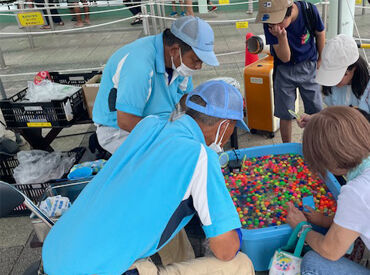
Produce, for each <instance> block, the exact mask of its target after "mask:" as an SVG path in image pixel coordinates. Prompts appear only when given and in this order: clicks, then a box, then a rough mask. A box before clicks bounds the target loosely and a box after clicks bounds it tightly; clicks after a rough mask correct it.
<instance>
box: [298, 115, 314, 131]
mask: <svg viewBox="0 0 370 275" xmlns="http://www.w3.org/2000/svg"><path fill="white" fill-rule="evenodd" d="M310 119H311V115H308V114H302V115H301V119H297V124H298V126H299V127H300V128H304V127H306V125H307V123H308V122H309V121H310Z"/></svg>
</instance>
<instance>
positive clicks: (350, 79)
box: [297, 34, 370, 128]
mask: <svg viewBox="0 0 370 275" xmlns="http://www.w3.org/2000/svg"><path fill="white" fill-rule="evenodd" d="M316 82H317V83H319V84H320V85H323V88H322V93H323V96H324V103H325V104H326V105H328V106H340V105H343V106H353V107H357V108H359V109H361V110H363V111H365V112H367V113H370V76H369V66H368V64H367V62H366V61H365V60H364V58H363V57H362V56H360V55H359V53H358V49H357V43H356V41H355V40H354V39H353V37H350V36H347V35H345V34H339V35H337V36H336V37H334V38H333V39H330V40H329V41H328V42H327V44H326V45H325V47H324V50H323V52H322V61H321V66H320V68H319V70H318V71H317V74H316ZM311 116H312V115H308V114H303V115H302V117H301V119H300V120H298V121H297V122H298V125H299V126H300V127H301V128H304V127H305V125H306V124H307V122H308V121H309V120H310V119H311Z"/></svg>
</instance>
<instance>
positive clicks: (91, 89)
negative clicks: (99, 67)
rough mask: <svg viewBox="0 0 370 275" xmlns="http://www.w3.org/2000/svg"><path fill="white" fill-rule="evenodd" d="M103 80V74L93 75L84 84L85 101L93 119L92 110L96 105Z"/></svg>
mask: <svg viewBox="0 0 370 275" xmlns="http://www.w3.org/2000/svg"><path fill="white" fill-rule="evenodd" d="M100 80H101V74H98V75H95V76H93V77H92V78H91V79H90V80H89V81H87V82H86V83H85V84H84V85H82V90H83V93H84V97H85V103H86V106H87V112H88V113H89V117H90V118H91V119H92V110H93V107H94V102H95V98H96V95H97V93H98V90H99V86H100Z"/></svg>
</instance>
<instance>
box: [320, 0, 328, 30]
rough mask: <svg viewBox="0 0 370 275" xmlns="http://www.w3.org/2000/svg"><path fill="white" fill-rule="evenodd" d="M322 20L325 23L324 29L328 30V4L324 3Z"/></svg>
mask: <svg viewBox="0 0 370 275" xmlns="http://www.w3.org/2000/svg"><path fill="white" fill-rule="evenodd" d="M321 17H322V19H323V23H324V27H325V29H326V27H327V26H326V23H327V20H328V2H324V3H323V4H322V16H321Z"/></svg>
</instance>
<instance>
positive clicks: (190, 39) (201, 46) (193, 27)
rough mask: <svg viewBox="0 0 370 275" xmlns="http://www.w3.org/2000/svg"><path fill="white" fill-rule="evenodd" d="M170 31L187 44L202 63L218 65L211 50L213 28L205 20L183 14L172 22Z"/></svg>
mask: <svg viewBox="0 0 370 275" xmlns="http://www.w3.org/2000/svg"><path fill="white" fill-rule="evenodd" d="M171 32H172V33H173V35H174V36H176V37H177V38H179V39H181V40H182V41H184V42H185V43H186V44H188V45H189V46H190V47H191V48H192V49H193V51H194V52H195V54H196V55H197V56H198V57H199V59H200V60H202V61H203V62H204V63H206V64H208V65H211V66H218V65H219V62H218V60H217V57H216V55H215V53H214V51H213V46H214V34H213V30H212V28H211V26H210V25H209V24H208V23H207V22H205V21H204V20H202V19H200V18H199V17H194V16H183V17H180V18H179V19H177V20H176V21H175V22H173V24H172V26H171Z"/></svg>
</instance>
